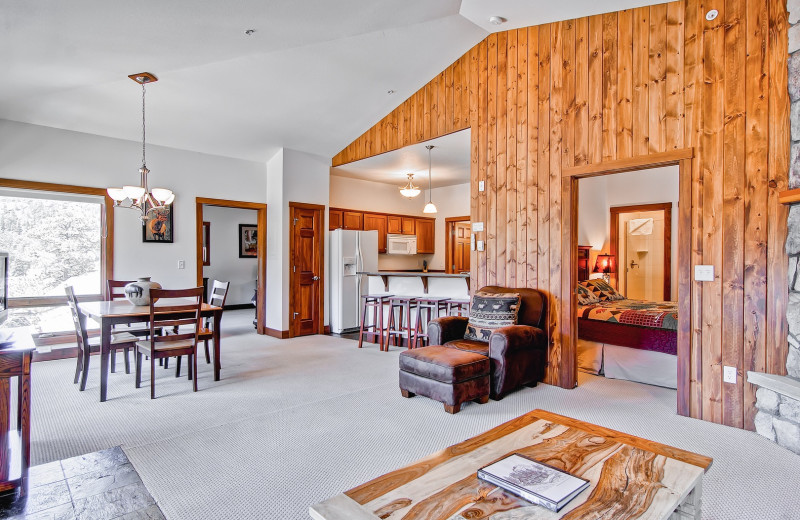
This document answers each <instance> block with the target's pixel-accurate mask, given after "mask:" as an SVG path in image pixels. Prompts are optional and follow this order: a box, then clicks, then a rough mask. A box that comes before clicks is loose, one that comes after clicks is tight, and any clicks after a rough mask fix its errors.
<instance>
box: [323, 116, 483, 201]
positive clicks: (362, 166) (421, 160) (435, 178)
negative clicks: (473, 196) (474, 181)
mask: <svg viewBox="0 0 800 520" xmlns="http://www.w3.org/2000/svg"><path fill="white" fill-rule="evenodd" d="M469 136H470V131H469V130H468V129H467V130H462V131H460V132H455V133H453V134H449V135H445V136H442V137H437V138H436V139H431V140H430V141H427V142H424V143H419V144H414V145H411V146H406V147H405V148H401V149H399V150H393V151H391V152H386V153H382V154H380V155H376V156H374V157H368V158H366V159H362V160H360V161H356V162H352V163H349V164H345V165H343V166H337V167H336V168H331V175H338V176H340V177H350V178H352V179H362V180H367V181H373V182H383V183H387V184H396V185H397V187H398V188H399V187H400V186H403V185H405V183H406V182H408V177H407V175H408V174H409V173H413V174H414V184H416V185H417V186H418V187H419V188H421V189H428V149H427V148H425V146H426V145H429V144H430V145H433V147H434V148H433V149H432V150H431V158H430V162H431V186H432V187H434V188H441V187H442V186H452V185H453V184H464V183H466V182H469V166H470V164H469V160H470V158H469V140H470V139H469Z"/></svg>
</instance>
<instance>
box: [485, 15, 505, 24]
mask: <svg viewBox="0 0 800 520" xmlns="http://www.w3.org/2000/svg"><path fill="white" fill-rule="evenodd" d="M507 21H508V20H507V19H505V18H503V17H502V16H492V17H491V18H489V23H490V24H492V25H503V24H504V23H506V22H507Z"/></svg>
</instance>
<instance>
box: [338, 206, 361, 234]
mask: <svg viewBox="0 0 800 520" xmlns="http://www.w3.org/2000/svg"><path fill="white" fill-rule="evenodd" d="M342 223H343V224H344V225H343V226H342V227H344V228H345V229H356V230H359V231H361V230H362V229H364V214H363V213H361V212H360V211H345V212H344V215H343V217H342Z"/></svg>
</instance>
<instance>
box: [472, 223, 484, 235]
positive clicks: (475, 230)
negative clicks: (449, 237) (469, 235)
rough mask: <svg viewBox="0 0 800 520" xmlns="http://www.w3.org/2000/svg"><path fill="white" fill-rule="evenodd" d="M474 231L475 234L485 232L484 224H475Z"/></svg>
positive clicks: (473, 225)
mask: <svg viewBox="0 0 800 520" xmlns="http://www.w3.org/2000/svg"><path fill="white" fill-rule="evenodd" d="M472 231H473V232H475V233H477V232H478V231H483V222H473V223H472Z"/></svg>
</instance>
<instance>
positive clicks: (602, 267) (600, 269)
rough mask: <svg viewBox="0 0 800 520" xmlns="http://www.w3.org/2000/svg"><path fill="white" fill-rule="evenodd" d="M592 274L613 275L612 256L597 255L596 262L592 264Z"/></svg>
mask: <svg viewBox="0 0 800 520" xmlns="http://www.w3.org/2000/svg"><path fill="white" fill-rule="evenodd" d="M592 272H593V273H603V274H608V273H613V272H614V255H597V261H596V262H595V264H594V269H592Z"/></svg>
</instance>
